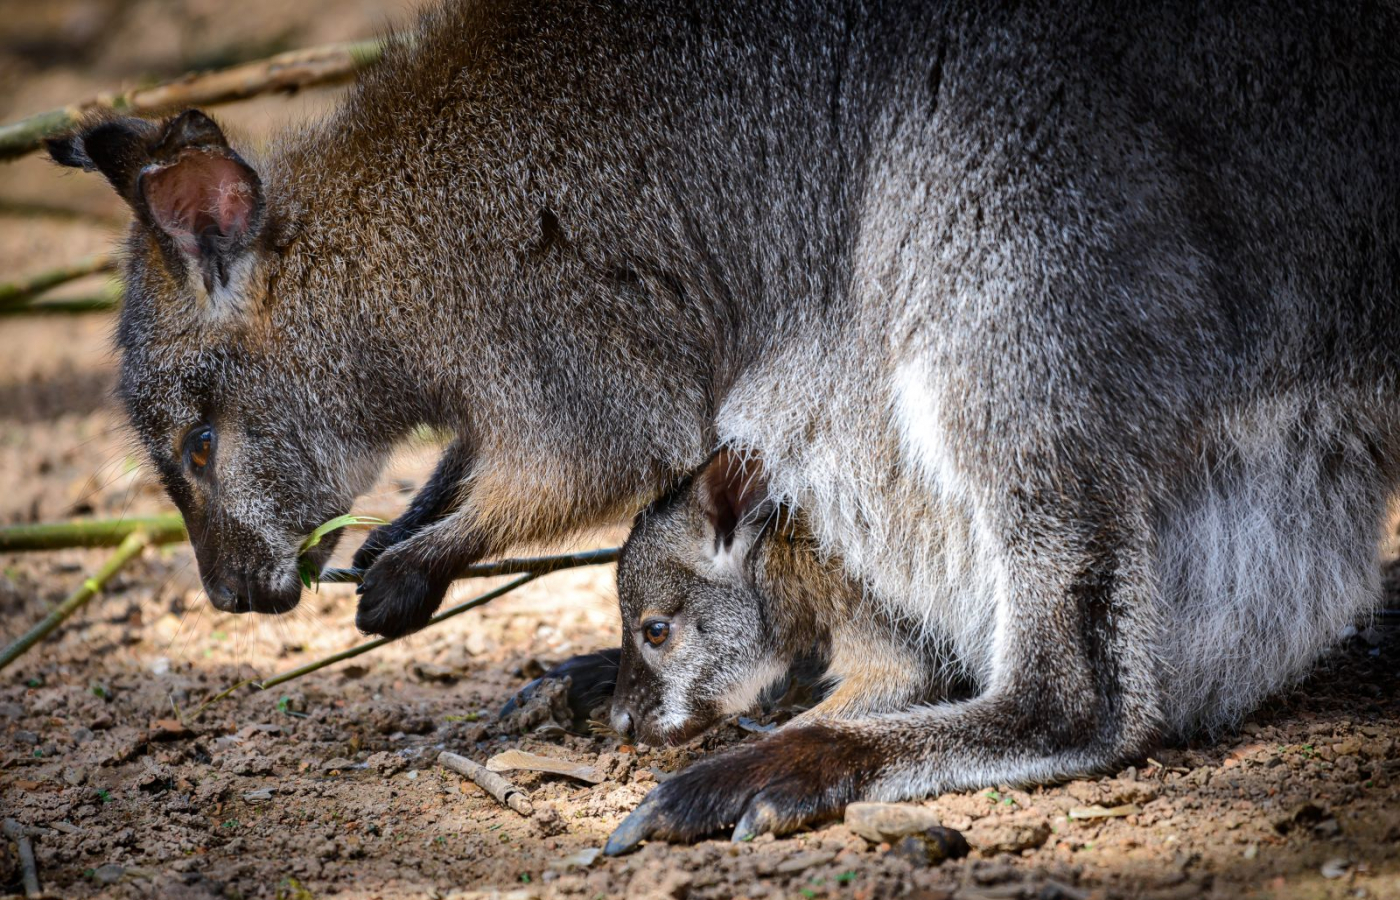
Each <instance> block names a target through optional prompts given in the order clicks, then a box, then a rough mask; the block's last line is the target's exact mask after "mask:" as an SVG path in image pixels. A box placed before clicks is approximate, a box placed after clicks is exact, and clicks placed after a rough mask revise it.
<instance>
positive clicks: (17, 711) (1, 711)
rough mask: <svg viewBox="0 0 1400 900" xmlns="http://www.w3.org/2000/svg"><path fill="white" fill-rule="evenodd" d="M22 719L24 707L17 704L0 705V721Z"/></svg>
mask: <svg viewBox="0 0 1400 900" xmlns="http://www.w3.org/2000/svg"><path fill="white" fill-rule="evenodd" d="M22 718H24V706H23V705H21V704H19V703H0V719H22Z"/></svg>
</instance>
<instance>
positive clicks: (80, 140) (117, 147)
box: [44, 117, 161, 207]
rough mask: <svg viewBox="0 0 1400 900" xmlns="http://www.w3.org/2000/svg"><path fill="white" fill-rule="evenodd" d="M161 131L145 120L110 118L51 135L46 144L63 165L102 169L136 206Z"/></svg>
mask: <svg viewBox="0 0 1400 900" xmlns="http://www.w3.org/2000/svg"><path fill="white" fill-rule="evenodd" d="M160 131H161V129H160V126H159V125H157V124H156V123H154V122H147V121H146V120H145V119H133V118H129V117H128V118H120V119H108V120H106V121H99V122H96V123H93V124H90V125H88V126H86V127H84V128H81V129H79V130H77V131H75V132H73V133H72V134H67V135H64V136H62V137H55V138H49V139H48V140H46V141H44V146H45V147H46V148H47V149H48V151H49V157H50V158H51V159H52V160H53V161H54V162H56V163H58V164H59V165H61V166H70V167H72V168H75V169H82V170H84V171H86V172H101V173H102V174H103V175H104V176H106V178H107V180H108V181H109V182H111V184H112V187H114V188H116V191H117V193H118V194H120V195H121V197H122V199H123V200H125V201H126V202H127V203H129V204H131V206H133V207H135V206H137V205H138V202H139V198H138V196H137V192H136V179H137V177H138V176H139V175H140V173H141V169H142V168H143V167H144V166H145V165H146V164H147V163H149V162H150V159H151V153H150V146H151V143H152V142H153V141H155V140H156V139H157V138H158V137H159V136H160Z"/></svg>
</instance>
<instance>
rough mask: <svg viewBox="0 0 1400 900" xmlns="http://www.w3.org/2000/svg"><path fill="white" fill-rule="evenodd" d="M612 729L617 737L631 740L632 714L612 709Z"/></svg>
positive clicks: (615, 708) (623, 710)
mask: <svg viewBox="0 0 1400 900" xmlns="http://www.w3.org/2000/svg"><path fill="white" fill-rule="evenodd" d="M612 729H613V731H616V732H617V733H618V735H619V736H621V737H623V738H626V739H628V740H630V739H631V738H632V714H631V713H629V712H628V711H627V710H625V709H621V708H617V707H614V708H613V711H612Z"/></svg>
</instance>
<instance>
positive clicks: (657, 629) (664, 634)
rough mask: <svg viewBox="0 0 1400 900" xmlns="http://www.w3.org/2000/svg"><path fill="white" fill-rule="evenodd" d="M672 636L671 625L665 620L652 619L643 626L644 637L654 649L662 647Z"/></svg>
mask: <svg viewBox="0 0 1400 900" xmlns="http://www.w3.org/2000/svg"><path fill="white" fill-rule="evenodd" d="M670 636H671V623H670V622H667V621H665V620H663V619H652V620H651V621H650V622H646V623H644V624H643V625H642V637H644V638H646V641H647V643H648V644H651V645H652V646H653V647H660V646H661V645H662V644H664V643H666V639H667V638H668V637H670Z"/></svg>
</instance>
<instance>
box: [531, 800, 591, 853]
mask: <svg viewBox="0 0 1400 900" xmlns="http://www.w3.org/2000/svg"><path fill="white" fill-rule="evenodd" d="M531 821H532V822H533V823H534V825H535V830H536V831H537V832H539V835H540V837H547V838H549V837H557V836H558V835H561V834H564V833H565V832H567V831H568V830H569V823H568V821H567V820H565V818H564V817H563V815H561V814H560V812H559V809H558V807H556V806H555V805H554V804H553V803H543V804H541V805H539V806H537V807H535V814H534V816H532V817H531ZM590 865H591V863H590Z"/></svg>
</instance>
